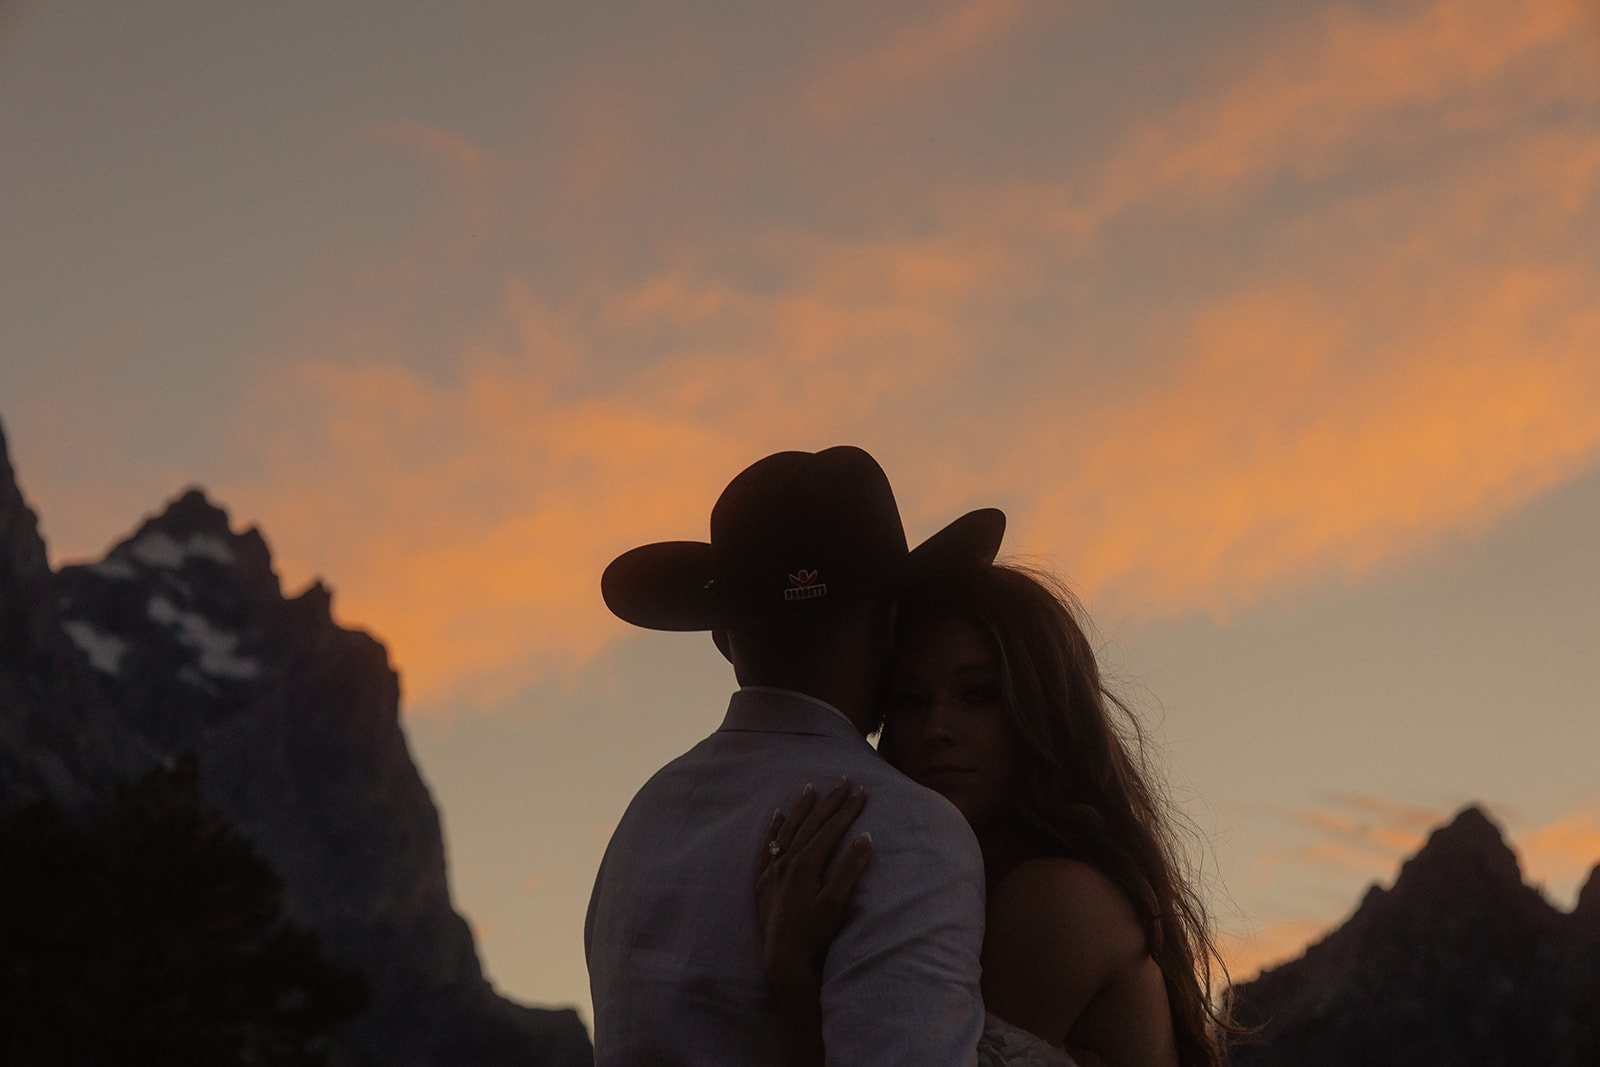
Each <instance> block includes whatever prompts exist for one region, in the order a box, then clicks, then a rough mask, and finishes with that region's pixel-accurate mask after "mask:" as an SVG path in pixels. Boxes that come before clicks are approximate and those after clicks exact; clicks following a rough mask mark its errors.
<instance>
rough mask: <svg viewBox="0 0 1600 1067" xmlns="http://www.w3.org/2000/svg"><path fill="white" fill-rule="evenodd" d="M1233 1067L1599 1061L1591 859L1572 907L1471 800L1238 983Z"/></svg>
mask: <svg viewBox="0 0 1600 1067" xmlns="http://www.w3.org/2000/svg"><path fill="white" fill-rule="evenodd" d="M1235 996H1236V1000H1235V1009H1236V1011H1237V1013H1238V1015H1239V1018H1240V1021H1241V1022H1243V1023H1246V1024H1248V1025H1253V1026H1260V1027H1262V1030H1261V1031H1260V1033H1258V1034H1257V1035H1255V1036H1254V1037H1252V1038H1249V1039H1246V1040H1245V1041H1244V1042H1243V1043H1242V1044H1241V1046H1240V1047H1239V1049H1238V1050H1237V1052H1236V1053H1235V1058H1234V1062H1235V1064H1237V1065H1238V1067H1280V1065H1281V1067H1290V1065H1293V1067H1346V1065H1350V1067H1353V1065H1356V1064H1363V1065H1374V1067H1387V1065H1395V1067H1399V1065H1407V1067H1410V1065H1420V1064H1426V1065H1429V1067H1453V1065H1458V1064H1459V1065H1462V1067H1465V1065H1468V1064H1471V1065H1473V1067H1501V1065H1504V1067H1512V1065H1518V1067H1522V1065H1529V1064H1538V1065H1540V1067H1596V1065H1597V1064H1600V867H1597V868H1596V869H1595V871H1594V872H1593V873H1591V874H1590V876H1589V881H1588V884H1587V885H1586V886H1585V887H1584V889H1583V891H1582V893H1581V894H1580V897H1579V904H1578V906H1577V908H1575V909H1574V911H1573V912H1572V913H1570V914H1567V913H1563V912H1561V911H1559V910H1557V909H1556V908H1554V907H1552V906H1551V905H1550V904H1549V903H1548V902H1547V901H1546V900H1545V899H1544V897H1543V896H1542V895H1541V894H1540V893H1539V892H1538V891H1537V890H1535V889H1532V888H1529V887H1528V886H1526V885H1524V884H1523V882H1522V874H1521V871H1520V870H1519V869H1518V866H1517V859H1516V856H1515V855H1514V854H1513V853H1512V852H1511V850H1510V849H1509V848H1508V847H1506V844H1505V841H1504V840H1503V839H1502V837H1501V835H1500V831H1499V830H1498V829H1497V828H1496V827H1495V825H1494V824H1493V823H1492V822H1490V821H1489V819H1488V818H1486V817H1485V816H1484V814H1483V813H1482V812H1481V811H1479V810H1478V809H1477V808H1467V809H1465V810H1464V811H1462V812H1461V813H1460V814H1458V815H1457V816H1456V818H1455V820H1454V821H1453V822H1451V823H1450V824H1449V825H1448V826H1444V827H1441V828H1440V829H1438V830H1436V831H1434V833H1433V835H1432V836H1431V837H1430V838H1429V839H1428V842H1427V844H1426V845H1425V846H1424V847H1423V849H1422V850H1421V851H1420V852H1418V853H1417V854H1416V855H1415V856H1414V857H1412V858H1411V859H1410V860H1408V861H1407V862H1406V863H1405V865H1404V866H1403V867H1401V869H1400V876H1399V877H1398V878H1397V879H1396V880H1395V884H1394V886H1393V888H1391V889H1388V890H1384V889H1381V888H1379V887H1377V886H1373V887H1372V888H1371V889H1369V890H1368V891H1367V895H1366V898H1365V899H1364V900H1363V901H1362V902H1361V906H1360V907H1359V908H1358V909H1357V910H1356V912H1355V914H1354V915H1352V916H1351V917H1350V919H1349V921H1348V922H1346V923H1345V924H1344V925H1343V926H1341V927H1340V928H1339V929H1337V930H1335V931H1334V932H1333V933H1331V934H1329V935H1328V936H1327V937H1326V938H1324V939H1323V940H1322V941H1320V942H1318V943H1316V944H1314V945H1312V946H1310V947H1309V948H1307V949H1306V952H1305V955H1304V956H1303V957H1301V958H1300V959H1298V960H1295V961H1293V962H1290V963H1287V964H1284V965H1283V966H1280V967H1277V968H1273V969H1271V970H1268V971H1266V972H1264V973H1263V974H1262V975H1261V976H1260V977H1259V978H1257V979H1256V980H1255V981H1253V982H1249V983H1246V984H1244V985H1241V986H1239V987H1237V988H1236V990H1235Z"/></svg>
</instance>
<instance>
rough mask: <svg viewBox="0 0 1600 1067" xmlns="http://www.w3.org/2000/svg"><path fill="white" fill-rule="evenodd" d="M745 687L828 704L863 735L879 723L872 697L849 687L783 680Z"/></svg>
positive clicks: (750, 683)
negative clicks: (852, 691) (776, 690)
mask: <svg viewBox="0 0 1600 1067" xmlns="http://www.w3.org/2000/svg"><path fill="white" fill-rule="evenodd" d="M744 687H745V688H752V689H781V690H784V691H785V692H789V693H798V694H799V695H800V696H803V697H809V698H811V699H812V700H815V701H819V702H820V703H823V704H826V705H828V707H830V708H832V709H833V710H834V711H837V712H838V713H839V714H840V715H843V716H844V717H845V718H846V719H848V720H850V725H852V726H854V727H855V728H856V732H857V733H859V734H860V735H861V736H862V737H866V736H867V735H868V734H870V733H871V732H872V731H873V730H874V729H875V728H876V727H877V725H878V723H877V715H876V714H875V710H874V708H873V701H872V699H871V698H870V697H867V698H865V699H863V698H862V697H861V696H859V695H855V696H852V694H851V693H850V689H849V687H833V686H824V685H806V684H803V683H802V684H794V683H791V684H788V685H785V684H783V683H782V682H776V681H774V682H766V681H762V682H755V681H752V682H747V683H744Z"/></svg>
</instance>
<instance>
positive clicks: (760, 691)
mask: <svg viewBox="0 0 1600 1067" xmlns="http://www.w3.org/2000/svg"><path fill="white" fill-rule="evenodd" d="M721 729H722V730H743V731H751V732H755V733H773V734H819V735H822V736H824V737H840V738H846V739H849V740H853V741H857V742H859V743H860V744H863V745H865V744H866V743H867V741H866V738H864V737H862V736H861V733H860V731H858V730H857V729H856V726H855V723H853V722H851V721H850V720H849V719H848V718H846V717H845V714H844V712H842V711H840V710H839V709H838V708H836V707H834V706H833V705H832V704H829V703H828V702H827V701H825V700H818V699H817V698H816V697H814V696H808V695H807V694H805V693H798V692H795V691H794V690H793V689H779V688H777V687H776V686H770V685H747V686H743V687H741V688H740V689H739V691H738V692H737V693H734V694H733V696H732V697H731V698H729V700H728V714H727V716H726V717H725V718H724V719H723V720H722V726H721ZM868 747H869V748H870V747H871V746H868Z"/></svg>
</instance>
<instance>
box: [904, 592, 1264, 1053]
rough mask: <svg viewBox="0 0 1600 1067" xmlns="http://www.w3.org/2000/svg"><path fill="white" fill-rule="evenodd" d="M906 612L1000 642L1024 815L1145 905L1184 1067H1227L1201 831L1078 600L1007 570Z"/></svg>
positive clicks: (912, 604) (1038, 832)
mask: <svg viewBox="0 0 1600 1067" xmlns="http://www.w3.org/2000/svg"><path fill="white" fill-rule="evenodd" d="M901 610H902V611H903V612H906V613H907V614H908V615H917V616H928V615H950V616H955V617H958V618H962V619H966V620H968V621H970V622H972V623H974V624H975V625H977V626H978V628H979V629H980V630H982V631H984V632H985V633H987V634H988V635H989V637H990V638H991V639H992V640H993V642H994V646H995V649H996V651H997V652H998V654H999V658H1000V688H1001V703H1002V706H1003V707H1004V709H1005V711H1006V714H1007V715H1008V716H1009V718H1010V722H1011V727H1012V729H1013V731H1014V732H1015V735H1016V738H1017V741H1018V749H1019V752H1020V760H1019V765H1018V769H1017V779H1016V781H1015V782H1014V788H1013V801H1012V804H1013V811H1014V813H1015V815H1016V817H1017V818H1018V819H1019V820H1020V821H1021V823H1022V824H1023V825H1024V826H1025V827H1027V828H1028V829H1029V830H1030V831H1031V832H1032V833H1033V835H1034V836H1035V837H1036V838H1037V839H1038V840H1039V841H1040V843H1041V846H1042V847H1044V848H1046V849H1047V850H1051V851H1056V852H1058V853H1059V854H1061V855H1065V856H1070V857H1072V858H1073V859H1077V860H1081V861H1082V862H1084V863H1088V864H1089V865H1091V866H1092V867H1094V868H1095V869H1097V870H1098V871H1100V872H1101V873H1102V874H1104V875H1105V876H1106V877H1107V878H1109V879H1110V880H1111V881H1112V883H1113V884H1115V885H1116V886H1117V888H1118V889H1120V890H1121V891H1122V892H1123V894H1124V895H1125V896H1126V897H1127V898H1128V900H1129V901H1131V902H1132V904H1133V906H1134V908H1135V910H1136V911H1137V913H1138V915H1139V918H1140V920H1141V922H1142V924H1143V926H1144V932H1145V940H1146V943H1147V945H1148V946H1149V950H1150V956H1151V958H1153V959H1154V960H1155V962H1156V964H1157V965H1158V966H1159V967H1160V968H1161V973H1162V975H1163V976H1164V977H1165V979H1166V987H1167V999H1168V1002H1169V1003H1170V1005H1171V1008H1172V1023H1173V1031H1174V1034H1175V1036H1176V1038H1177V1045H1178V1054H1179V1059H1180V1062H1181V1063H1183V1064H1184V1067H1220V1065H1222V1064H1224V1063H1225V1062H1226V1059H1227V1055H1226V1044H1227V1039H1228V1037H1229V1036H1230V1035H1232V1034H1233V1032H1234V1031H1235V1027H1234V1025H1233V1023H1232V1020H1231V1019H1230V1018H1229V1015H1228V1012H1227V1009H1226V1007H1225V1006H1224V1005H1219V1004H1218V1003H1216V1002H1214V1001H1213V1000H1212V998H1211V997H1210V995H1209V992H1208V991H1209V990H1210V988H1211V987H1212V979H1213V977H1216V978H1220V979H1221V984H1222V985H1223V986H1226V982H1227V968H1226V965H1225V964H1224V963H1223V961H1222V957H1221V955H1220V953H1219V951H1218V948H1217V943H1216V940H1215V937H1214V935H1213V933H1212V930H1211V923H1210V920H1209V917H1208V915H1207V911H1206V907H1205V904H1204V902H1203V901H1202V900H1201V898H1200V895H1199V893H1198V891H1197V889H1196V886H1195V884H1194V881H1195V879H1194V877H1193V873H1192V871H1193V869H1192V868H1191V867H1189V866H1188V865H1187V864H1186V863H1185V859H1184V857H1185V853H1184V850H1183V848H1182V847H1181V845H1182V842H1181V840H1180V838H1179V836H1178V834H1177V833H1176V832H1175V830H1176V828H1177V826H1178V825H1179V824H1182V825H1183V826H1184V827H1185V829H1189V827H1188V824H1187V823H1185V822H1184V821H1183V820H1182V819H1181V817H1180V816H1178V815H1177V813H1176V812H1175V811H1174V810H1173V808H1172V805H1171V803H1170V801H1169V800H1168V799H1167V797H1166V795H1165V790H1164V788H1163V787H1162V784H1161V778H1160V776H1159V775H1157V774H1156V773H1154V772H1153V770H1152V768H1151V766H1150V763H1149V757H1148V755H1147V751H1146V750H1147V744H1146V740H1145V735H1144V731H1143V730H1142V729H1141V727H1140V725H1139V721H1138V719H1137V717H1135V716H1134V715H1133V713H1132V712H1131V711H1130V710H1129V708H1128V706H1127V704H1125V703H1124V702H1123V701H1122V700H1121V699H1120V698H1119V697H1118V696H1117V695H1116V694H1115V693H1113V692H1111V691H1110V690H1109V689H1108V688H1107V687H1106V685H1105V683H1104V681H1103V680H1102V678H1101V675H1100V667H1099V664H1098V663H1097V662H1096V661H1095V656H1094V650H1093V648H1092V647H1091V646H1090V644H1089V639H1088V637H1087V636H1086V635H1085V633H1084V627H1083V626H1082V625H1081V624H1080V622H1079V619H1080V618H1083V617H1084V614H1083V609H1082V607H1081V606H1080V605H1079V604H1078V602H1077V599H1076V598H1075V597H1074V596H1073V595H1072V593H1071V591H1069V590H1068V589H1067V588H1066V587H1065V586H1064V585H1062V584H1061V583H1060V582H1059V581H1058V580H1057V579H1055V578H1054V577H1053V576H1051V575H1049V574H1046V573H1043V572H1039V571H1035V570H1031V569H1029V568H1025V567H1021V566H1017V565H1014V564H1013V565H1007V564H994V565H992V566H989V567H984V568H979V569H974V570H972V571H970V572H964V573H960V574H949V575H944V576H941V578H940V580H938V581H929V582H925V583H919V587H918V588H917V589H915V590H912V591H909V592H907V593H906V594H905V595H903V596H902V598H901ZM884 747H885V748H886V750H889V749H892V743H891V744H890V745H887V746H884ZM886 754H887V752H886ZM1191 833H1192V831H1191Z"/></svg>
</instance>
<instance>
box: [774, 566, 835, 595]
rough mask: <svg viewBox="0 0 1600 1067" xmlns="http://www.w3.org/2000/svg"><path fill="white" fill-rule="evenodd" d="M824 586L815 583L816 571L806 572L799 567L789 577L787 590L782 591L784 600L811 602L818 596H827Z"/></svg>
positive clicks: (817, 582) (814, 569) (820, 583)
mask: <svg viewBox="0 0 1600 1067" xmlns="http://www.w3.org/2000/svg"><path fill="white" fill-rule="evenodd" d="M827 595H828V587H827V585H826V584H824V583H822V582H819V581H817V570H816V568H814V567H813V568H812V569H811V570H806V569H805V568H804V567H801V568H800V570H799V571H798V572H796V573H795V574H791V575H789V588H787V589H785V590H784V591H783V599H785V600H812V599H814V598H816V597H819V596H827Z"/></svg>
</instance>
